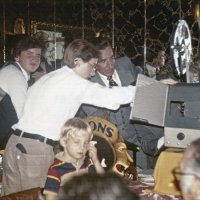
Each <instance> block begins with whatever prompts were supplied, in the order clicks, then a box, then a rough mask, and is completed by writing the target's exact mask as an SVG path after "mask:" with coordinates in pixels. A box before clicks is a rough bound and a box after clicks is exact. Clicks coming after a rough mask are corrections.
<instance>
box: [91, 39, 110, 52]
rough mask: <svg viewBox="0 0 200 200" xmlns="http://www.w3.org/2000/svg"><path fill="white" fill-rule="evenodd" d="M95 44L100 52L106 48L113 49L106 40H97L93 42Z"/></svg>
mask: <svg viewBox="0 0 200 200" xmlns="http://www.w3.org/2000/svg"><path fill="white" fill-rule="evenodd" d="M93 44H94V45H95V47H96V49H97V50H98V51H100V50H103V49H105V48H106V47H111V48H112V46H111V43H110V41H109V40H108V39H105V38H95V39H94V40H93Z"/></svg>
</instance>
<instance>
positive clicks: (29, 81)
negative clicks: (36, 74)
mask: <svg viewBox="0 0 200 200" xmlns="http://www.w3.org/2000/svg"><path fill="white" fill-rule="evenodd" d="M34 82H35V81H34V78H33V77H31V76H30V79H29V80H28V87H30V86H31V85H33V83H34Z"/></svg>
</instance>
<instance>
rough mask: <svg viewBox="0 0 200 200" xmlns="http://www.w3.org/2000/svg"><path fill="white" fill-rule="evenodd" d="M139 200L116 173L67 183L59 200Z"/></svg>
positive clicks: (92, 176) (90, 176)
mask: <svg viewBox="0 0 200 200" xmlns="http://www.w3.org/2000/svg"><path fill="white" fill-rule="evenodd" d="M65 199H67V200H139V197H138V196H137V195H136V194H134V193H133V192H132V191H131V190H130V189H129V188H128V186H127V185H126V184H125V182H124V181H123V180H122V178H121V177H119V176H118V175H116V174H114V173H107V174H104V175H99V174H93V175H88V174H85V175H82V176H76V177H73V178H72V179H71V180H70V181H68V182H66V183H65V185H64V186H63V189H62V191H61V192H60V194H59V200H65Z"/></svg>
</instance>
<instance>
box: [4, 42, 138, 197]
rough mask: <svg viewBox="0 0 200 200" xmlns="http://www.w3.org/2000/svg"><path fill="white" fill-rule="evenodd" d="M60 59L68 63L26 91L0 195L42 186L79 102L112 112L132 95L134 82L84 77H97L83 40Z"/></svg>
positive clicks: (90, 51) (93, 57) (92, 55)
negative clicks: (103, 81)
mask: <svg viewBox="0 0 200 200" xmlns="http://www.w3.org/2000/svg"><path fill="white" fill-rule="evenodd" d="M64 60H65V64H66V66H64V67H62V68H61V69H58V70H55V71H53V72H51V73H48V74H46V75H44V76H43V77H41V78H40V79H39V80H38V81H37V82H36V83H35V84H34V85H33V86H32V87H30V89H29V91H28V93H27V98H26V102H25V105H24V111H23V114H22V116H21V117H20V119H19V122H18V123H17V124H15V125H14V126H13V129H14V130H13V134H12V135H11V137H10V139H9V141H8V143H7V146H6V149H5V152H4V159H3V168H4V172H3V183H2V194H3V195H6V194H9V193H13V192H17V191H21V190H26V189H30V188H34V187H41V188H42V187H43V186H44V183H45V180H46V175H47V170H48V167H49V166H50V164H52V162H53V160H54V152H53V146H54V141H55V140H58V139H59V135H60V130H61V127H62V126H63V124H64V122H65V121H66V120H68V119H69V118H72V117H74V116H75V114H76V112H77V111H78V109H79V107H80V105H81V104H83V103H85V104H92V105H95V106H98V107H105V108H108V109H112V110H116V109H118V108H119V106H120V105H121V104H127V103H131V102H132V101H133V99H134V94H135V88H134V87H133V86H128V87H115V88H112V89H110V88H107V87H103V86H101V85H99V84H97V83H92V82H91V81H89V80H87V79H89V78H90V77H91V76H94V75H95V70H96V64H97V61H98V52H97V50H96V48H95V47H94V46H93V45H92V44H90V43H88V42H87V41H85V40H80V39H77V40H74V41H72V42H71V43H70V44H69V45H68V47H67V48H66V50H65V55H64ZM122 94H123V95H122Z"/></svg>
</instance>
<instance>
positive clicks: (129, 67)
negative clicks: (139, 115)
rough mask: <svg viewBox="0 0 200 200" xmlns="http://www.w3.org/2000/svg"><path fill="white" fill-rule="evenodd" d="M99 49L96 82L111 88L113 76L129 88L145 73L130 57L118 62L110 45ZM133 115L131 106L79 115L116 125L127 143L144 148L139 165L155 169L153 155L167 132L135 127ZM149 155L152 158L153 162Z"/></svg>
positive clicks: (104, 43) (85, 107) (84, 110)
mask: <svg viewBox="0 0 200 200" xmlns="http://www.w3.org/2000/svg"><path fill="white" fill-rule="evenodd" d="M96 47H97V49H98V50H99V52H100V58H99V61H98V64H97V73H96V75H95V76H94V77H92V78H91V81H92V82H97V83H99V84H101V85H104V86H108V87H109V80H108V77H110V76H112V79H113V80H114V81H115V83H116V84H117V85H119V86H128V85H130V84H132V83H134V82H135V81H136V79H137V75H138V73H142V69H141V68H140V67H138V66H135V65H134V64H133V63H132V62H131V60H130V59H129V58H128V57H121V58H118V59H116V60H115V58H114V54H113V50H112V47H111V45H110V43H109V42H108V41H105V40H103V41H100V42H99V43H98V44H96ZM121 95H123V94H121ZM105 98H106V97H105ZM130 112H131V105H130V104H127V105H123V106H121V107H120V108H119V109H118V110H117V111H111V110H107V109H99V108H97V107H94V106H91V105H83V106H82V107H81V110H80V111H79V113H78V114H77V115H79V116H80V115H83V113H84V114H85V115H87V116H90V115H93V116H98V117H102V118H106V119H107V120H108V121H110V122H112V123H114V124H116V125H117V126H118V129H119V131H120V134H121V135H122V137H123V138H124V139H125V140H126V141H128V142H131V143H134V144H137V145H139V147H140V148H141V151H140V152H138V153H137V161H136V162H137V165H138V166H139V167H140V168H143V169H147V168H153V167H154V164H155V161H154V156H153V155H154V153H155V152H156V151H157V142H158V139H159V138H161V137H162V136H163V128H157V127H150V126H145V125H139V124H137V125H136V124H133V123H132V122H131V121H130V120H129V117H130ZM81 113H82V114H81ZM143 145H144V146H143ZM144 152H145V154H144ZM148 155H150V156H151V157H150V159H149V156H148Z"/></svg>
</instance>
